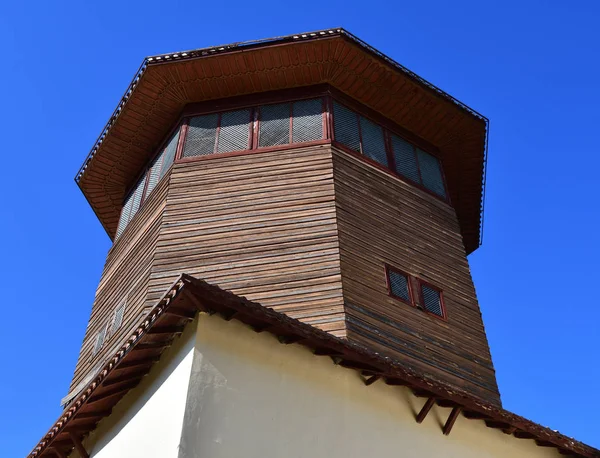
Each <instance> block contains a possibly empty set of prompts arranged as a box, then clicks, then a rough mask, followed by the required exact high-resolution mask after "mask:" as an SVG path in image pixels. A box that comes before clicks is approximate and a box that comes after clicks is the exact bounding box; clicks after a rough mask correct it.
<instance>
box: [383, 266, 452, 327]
mask: <svg viewBox="0 0 600 458" xmlns="http://www.w3.org/2000/svg"><path fill="white" fill-rule="evenodd" d="M385 274H386V280H387V289H388V294H389V295H390V296H391V297H393V298H394V299H398V300H400V301H402V302H405V303H407V304H408V305H411V306H413V307H416V308H418V309H420V310H423V311H424V312H426V313H428V314H431V315H435V316H438V317H440V318H443V319H446V308H445V306H444V299H443V296H442V290H441V289H439V288H436V287H435V286H432V285H430V284H429V283H426V282H424V281H423V280H420V279H418V278H416V277H412V276H410V275H409V274H407V273H404V272H402V271H401V270H398V269H396V268H393V267H390V266H386V267H385ZM411 285H418V291H419V294H418V295H417V297H414V296H413V294H412V291H413V290H412V286H411Z"/></svg>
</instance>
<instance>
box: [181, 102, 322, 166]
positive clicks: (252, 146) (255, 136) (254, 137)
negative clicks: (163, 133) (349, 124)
mask: <svg viewBox="0 0 600 458" xmlns="http://www.w3.org/2000/svg"><path fill="white" fill-rule="evenodd" d="M311 99H321V100H322V105H321V106H322V109H321V110H322V111H321V118H322V126H323V129H322V134H321V138H320V139H318V140H312V141H308V142H295V143H294V142H293V141H292V140H293V109H294V103H296V102H300V101H303V100H311ZM258 100H259V99H257V101H258ZM257 101H255V102H254V103H246V104H242V105H238V106H235V105H233V104H229V105H228V106H227V109H223V108H220V109H212V110H201V111H198V110H196V111H195V112H191V113H190V114H186V116H185V117H184V118H182V121H181V123H180V125H181V127H182V130H181V133H180V137H179V139H180V145H178V149H177V154H176V156H175V162H176V163H181V162H193V161H202V160H206V159H209V158H210V159H212V158H216V157H231V156H238V155H244V154H254V153H262V152H268V151H282V150H287V149H294V148H300V147H307V146H314V145H322V144H327V143H330V140H329V138H328V135H329V131H328V128H327V110H326V107H327V105H326V96H325V95H324V94H323V93H322V92H321V93H315V94H311V95H303V96H298V97H293V98H290V97H289V96H288V98H286V99H277V98H271V99H270V100H269V101H268V103H260V104H258V103H256V102H257ZM285 103H287V104H289V138H288V143H285V144H282V145H274V146H259V136H260V108H261V107H263V106H266V105H278V104H285ZM245 108H247V109H250V113H251V115H250V127H249V129H248V130H249V133H248V135H249V141H248V144H249V147H248V148H247V149H244V150H237V151H227V152H222V153H219V152H217V145H218V141H219V137H218V135H219V131H220V127H221V115H222V113H225V112H228V111H236V110H242V109H245ZM214 113H218V114H219V121H218V126H217V133H216V135H217V138H216V141H215V149H214V151H213V154H206V155H203V156H190V157H184V156H183V149H184V147H185V140H186V137H187V130H188V126H189V120H190V119H191V118H193V117H196V116H204V115H208V114H214Z"/></svg>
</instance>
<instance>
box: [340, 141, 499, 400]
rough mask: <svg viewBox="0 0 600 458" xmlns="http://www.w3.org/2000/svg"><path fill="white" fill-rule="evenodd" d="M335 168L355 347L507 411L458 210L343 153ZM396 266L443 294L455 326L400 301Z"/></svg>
mask: <svg viewBox="0 0 600 458" xmlns="http://www.w3.org/2000/svg"><path fill="white" fill-rule="evenodd" d="M333 164H334V185H335V198H336V207H337V223H338V228H339V242H340V260H341V272H342V283H343V290H344V301H345V308H346V310H345V311H346V326H347V337H348V339H349V340H351V341H355V342H358V343H361V344H364V345H366V346H368V347H370V348H373V349H376V350H377V351H381V352H383V353H386V354H389V355H391V356H393V357H395V358H398V359H400V360H401V361H402V362H405V363H406V364H407V365H409V366H410V367H413V368H414V369H416V370H419V371H421V372H425V373H428V374H430V375H432V376H434V377H436V378H438V379H440V380H443V381H446V382H449V383H451V384H453V385H455V386H458V387H460V388H462V389H464V390H466V391H468V392H470V393H472V394H474V395H476V396H478V397H480V398H483V399H485V400H487V401H489V402H492V403H494V404H497V405H499V404H500V397H499V393H498V388H497V384H496V379H495V374H494V368H493V365H492V361H491V356H490V352H489V347H488V343H487V338H486V335H485V330H484V327H483V322H482V319H481V313H480V310H479V305H478V302H477V297H476V295H475V289H474V286H473V281H472V278H471V274H470V270H469V265H468V262H467V259H466V255H465V249H464V246H463V241H462V237H461V235H460V228H459V224H458V221H457V218H456V214H455V211H454V209H453V208H452V207H451V206H450V205H448V204H446V203H444V202H441V201H440V200H439V199H436V198H435V197H433V196H431V195H429V194H427V193H425V192H423V191H421V190H419V189H417V188H416V187H414V186H412V185H410V184H408V183H405V182H403V181H401V180H399V179H397V178H395V177H392V176H390V175H388V174H386V173H384V172H382V171H380V170H378V169H377V168H375V167H372V166H370V165H368V164H366V163H364V162H363V161H361V160H360V159H358V158H356V157H354V156H352V155H350V154H347V153H345V152H343V151H339V150H337V149H335V148H334V149H333ZM386 263H387V264H389V265H391V266H394V267H396V268H398V269H401V270H403V271H405V272H407V273H409V274H411V275H413V276H415V277H417V278H421V279H423V280H425V281H427V282H429V283H431V284H433V285H435V286H437V287H439V288H441V289H442V290H443V294H444V301H445V305H446V309H447V314H448V320H447V321H443V320H441V319H439V318H436V317H433V316H430V315H427V314H426V313H424V312H423V311H421V310H419V309H417V308H415V307H411V306H409V305H407V304H405V303H403V302H401V301H399V300H397V299H394V298H392V297H390V296H389V295H388V292H387V288H386V278H385V264H386ZM414 292H415V293H416V291H414ZM415 295H416V294H415Z"/></svg>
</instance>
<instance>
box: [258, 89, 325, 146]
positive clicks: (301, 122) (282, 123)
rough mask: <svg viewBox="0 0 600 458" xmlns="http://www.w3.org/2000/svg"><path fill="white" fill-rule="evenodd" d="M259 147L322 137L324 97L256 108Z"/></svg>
mask: <svg viewBox="0 0 600 458" xmlns="http://www.w3.org/2000/svg"><path fill="white" fill-rule="evenodd" d="M258 113H259V114H258V121H259V129H258V146H259V148H264V147H269V146H277V145H288V144H290V143H302V142H310V141H315V140H321V139H322V138H323V100H322V99H310V100H300V101H297V102H290V103H278V104H275V105H263V106H261V107H259V108H258Z"/></svg>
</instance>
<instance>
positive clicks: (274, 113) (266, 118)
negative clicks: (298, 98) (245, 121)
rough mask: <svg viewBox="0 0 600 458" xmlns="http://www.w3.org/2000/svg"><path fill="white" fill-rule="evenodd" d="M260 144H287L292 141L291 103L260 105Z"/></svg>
mask: <svg viewBox="0 0 600 458" xmlns="http://www.w3.org/2000/svg"><path fill="white" fill-rule="evenodd" d="M259 125H260V128H259V133H258V146H261V147H262V146H275V145H286V144H288V143H289V142H290V104H289V103H280V104H277V105H265V106H262V107H260V124H259Z"/></svg>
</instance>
